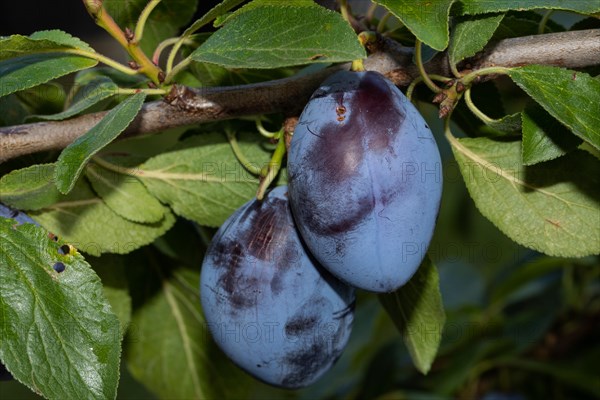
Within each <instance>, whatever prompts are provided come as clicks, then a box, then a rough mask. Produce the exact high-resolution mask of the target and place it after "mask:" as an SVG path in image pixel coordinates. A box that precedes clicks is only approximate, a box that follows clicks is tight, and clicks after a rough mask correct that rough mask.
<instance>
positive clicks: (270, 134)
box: [256, 117, 279, 139]
mask: <svg viewBox="0 0 600 400" xmlns="http://www.w3.org/2000/svg"><path fill="white" fill-rule="evenodd" d="M256 130H258V133H260V134H261V135H263V136H264V137H266V138H267V139H274V138H276V137H277V135H279V132H271V131H268V130H267V129H265V127H264V126H263V123H262V119H260V117H259V118H256Z"/></svg>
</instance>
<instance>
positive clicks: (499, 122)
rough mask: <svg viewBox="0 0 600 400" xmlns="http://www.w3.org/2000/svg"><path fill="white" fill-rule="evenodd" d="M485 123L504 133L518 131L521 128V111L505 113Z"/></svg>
mask: <svg viewBox="0 0 600 400" xmlns="http://www.w3.org/2000/svg"><path fill="white" fill-rule="evenodd" d="M485 124H486V125H487V126H488V127H490V128H492V129H493V130H496V131H499V132H501V133H502V135H504V134H507V133H513V132H518V131H520V130H521V113H515V114H509V115H505V116H504V117H502V118H499V119H492V120H487V121H485Z"/></svg>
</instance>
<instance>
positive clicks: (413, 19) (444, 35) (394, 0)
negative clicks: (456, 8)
mask: <svg viewBox="0 0 600 400" xmlns="http://www.w3.org/2000/svg"><path fill="white" fill-rule="evenodd" d="M373 2H374V3H377V4H381V5H382V6H384V7H385V8H387V9H388V10H389V11H390V12H391V13H392V14H394V15H395V16H396V17H397V18H398V19H400V21H402V23H404V25H406V26H407V27H408V29H410V31H411V32H412V33H413V34H414V35H415V36H416V37H417V39H419V40H420V41H421V42H423V43H425V44H426V45H428V46H430V47H432V48H434V49H436V50H440V51H441V50H444V49H445V48H446V47H447V46H448V16H449V14H450V6H451V5H452V3H453V2H454V0H374V1H373Z"/></svg>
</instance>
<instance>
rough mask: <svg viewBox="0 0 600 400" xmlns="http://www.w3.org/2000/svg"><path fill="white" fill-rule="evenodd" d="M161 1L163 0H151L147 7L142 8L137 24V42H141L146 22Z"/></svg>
mask: <svg viewBox="0 0 600 400" xmlns="http://www.w3.org/2000/svg"><path fill="white" fill-rule="evenodd" d="M160 2H161V0H151V1H150V2H149V3H148V4H147V5H146V7H144V9H143V10H142V13H141V14H140V17H139V18H138V22H137V25H136V26H135V36H134V37H135V42H136V43H139V42H140V41H141V40H142V36H143V35H144V28H145V27H146V22H147V21H148V17H150V14H151V13H152V11H154V9H155V8H156V6H157V5H158V4H159V3H160Z"/></svg>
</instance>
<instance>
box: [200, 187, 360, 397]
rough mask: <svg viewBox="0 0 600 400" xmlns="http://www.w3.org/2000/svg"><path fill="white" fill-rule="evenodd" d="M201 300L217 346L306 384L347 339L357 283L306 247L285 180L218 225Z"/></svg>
mask: <svg viewBox="0 0 600 400" xmlns="http://www.w3.org/2000/svg"><path fill="white" fill-rule="evenodd" d="M200 295H201V300H202V307H203V309H204V314H205V317H206V321H207V323H208V327H209V330H210V332H211V334H212V336H213V338H214V340H215V341H216V343H217V344H218V346H219V347H220V348H221V349H222V350H223V352H225V354H227V356H229V358H231V359H232V360H233V361H234V363H236V364H237V365H238V366H239V367H241V368H242V369H244V370H245V371H247V372H248V373H250V374H251V375H253V376H254V377H256V378H258V379H260V380H262V381H264V382H266V383H269V384H271V385H275V386H280V387H285V388H299V387H303V386H307V385H309V384H311V383H313V382H314V381H315V380H317V379H318V378H319V377H320V376H321V375H322V374H323V373H325V372H326V371H327V370H329V369H330V368H331V366H332V365H333V364H334V363H335V361H336V360H337V359H338V357H339V356H340V355H341V353H342V350H343V349H344V347H345V346H346V343H347V342H348V338H349V336H350V331H351V327H352V321H353V318H354V304H355V296H354V289H353V288H352V287H350V286H348V285H346V284H344V283H342V282H340V281H339V280H337V279H336V278H334V277H333V276H332V275H331V274H329V273H328V272H327V271H326V270H325V269H323V268H322V267H321V266H319V265H318V264H317V263H316V261H315V260H314V259H313V258H312V257H311V256H310V255H309V254H308V253H307V252H306V250H305V248H304V245H303V244H302V242H301V240H300V237H299V235H298V233H297V231H296V228H295V226H294V222H293V219H292V214H291V211H290V209H289V203H288V199H287V187H285V186H280V187H277V188H275V189H273V190H272V191H271V192H269V193H268V194H267V196H266V197H265V198H264V200H263V201H262V202H261V201H258V200H252V201H250V202H248V203H246V204H245V205H244V206H242V207H241V208H240V209H239V210H237V211H236V212H235V213H234V214H233V215H232V216H231V217H230V218H229V219H228V220H227V221H226V222H225V223H224V224H223V226H222V227H221V228H220V229H219V230H218V232H217V233H216V235H215V236H214V238H213V240H212V243H211V245H210V247H209V249H208V251H207V253H206V256H205V258H204V262H203V264H202V272H201V278H200Z"/></svg>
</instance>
